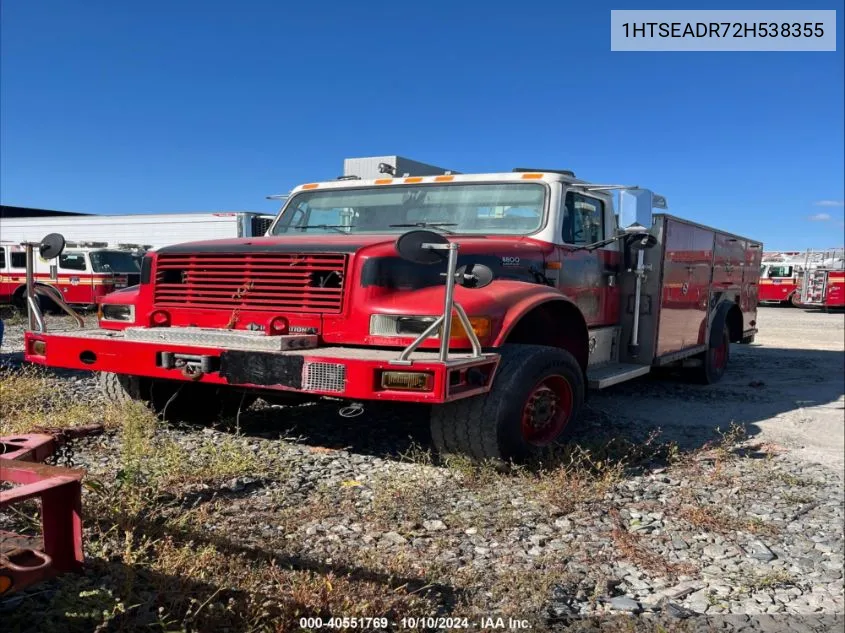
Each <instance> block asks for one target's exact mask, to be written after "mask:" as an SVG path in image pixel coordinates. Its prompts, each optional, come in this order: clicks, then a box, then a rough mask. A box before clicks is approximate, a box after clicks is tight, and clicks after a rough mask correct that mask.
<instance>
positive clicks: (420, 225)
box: [387, 222, 458, 233]
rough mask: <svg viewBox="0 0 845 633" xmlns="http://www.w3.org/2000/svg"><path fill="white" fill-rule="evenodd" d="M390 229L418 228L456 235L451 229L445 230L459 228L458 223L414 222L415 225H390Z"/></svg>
mask: <svg viewBox="0 0 845 633" xmlns="http://www.w3.org/2000/svg"><path fill="white" fill-rule="evenodd" d="M387 226H388V228H391V229H409V228H416V229H428V228H434V229H440V230H441V231H443V232H444V233H454V231H450V230H449V229H444V228H443V227H444V226H458V225H457V223H456V222H414V223H413V224H388V225H387Z"/></svg>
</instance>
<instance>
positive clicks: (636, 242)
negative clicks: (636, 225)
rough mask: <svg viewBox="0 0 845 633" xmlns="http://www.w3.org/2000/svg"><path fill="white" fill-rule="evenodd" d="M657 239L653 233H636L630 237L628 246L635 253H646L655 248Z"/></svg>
mask: <svg viewBox="0 0 845 633" xmlns="http://www.w3.org/2000/svg"><path fill="white" fill-rule="evenodd" d="M655 244H657V238H656V237H654V236H653V235H652V234H651V233H636V234H634V235H630V236H628V246H629V248H630V249H631V250H633V251H646V250H648V249H650V248H654V245H655Z"/></svg>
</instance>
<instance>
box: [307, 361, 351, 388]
mask: <svg viewBox="0 0 845 633" xmlns="http://www.w3.org/2000/svg"><path fill="white" fill-rule="evenodd" d="M304 373H305V386H304V388H305V390H306V391H333V392H336V393H341V392H342V391H343V390H344V389H345V388H346V365H341V364H340V363H321V362H314V363H305V372H304Z"/></svg>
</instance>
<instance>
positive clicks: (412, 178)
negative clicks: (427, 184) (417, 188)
mask: <svg viewBox="0 0 845 633" xmlns="http://www.w3.org/2000/svg"><path fill="white" fill-rule="evenodd" d="M422 181H423V179H422V178H421V177H420V176H411V177H410V178H405V182H407V183H411V182H422Z"/></svg>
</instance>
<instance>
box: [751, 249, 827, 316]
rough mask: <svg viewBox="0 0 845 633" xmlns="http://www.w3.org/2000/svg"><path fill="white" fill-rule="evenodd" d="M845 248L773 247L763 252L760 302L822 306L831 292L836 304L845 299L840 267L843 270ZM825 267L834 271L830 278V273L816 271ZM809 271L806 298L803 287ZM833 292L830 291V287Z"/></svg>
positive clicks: (796, 305)
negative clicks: (771, 249) (800, 249)
mask: <svg viewBox="0 0 845 633" xmlns="http://www.w3.org/2000/svg"><path fill="white" fill-rule="evenodd" d="M842 266H843V251H842V249H828V250H807V251H784V252H779V251H773V252H767V253H764V254H763V260H762V267H761V271H760V303H781V304H787V305H793V306H795V307H801V306H802V305H806V306H820V305H825V304H826V302H827V297H828V294H829V295H830V301H832V302H833V303H832V304H831V307H832V306H835V305H836V301H837V300H838V301H840V302H841V301H842V299H841V298H840V299H838V297H841V296H842V294H843V293H842V291H841V290H838V287H840V286H841V284H842V281H841V280H840V276H838V275H837V271H840V270H842ZM816 269H823V270H825V271H828V272H831V273H833V274H832V276H830V279H829V280H828V277H829V275H828V274H827V273H824V274H822V273H819V274H815V273H813V272H812V271H815V270H816ZM805 273H806V274H807V282H809V285H808V288H812V290H811V292H810V294H809V295H807V296H806V297H804V298H803V299H802V292H801V288H802V286H803V283H804V280H805ZM828 287H829V288H830V292H829V293H828V292H827V288H828Z"/></svg>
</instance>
